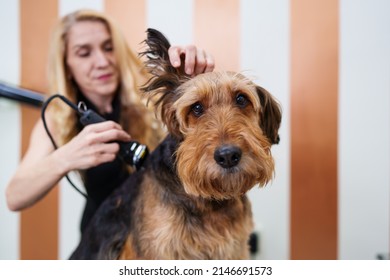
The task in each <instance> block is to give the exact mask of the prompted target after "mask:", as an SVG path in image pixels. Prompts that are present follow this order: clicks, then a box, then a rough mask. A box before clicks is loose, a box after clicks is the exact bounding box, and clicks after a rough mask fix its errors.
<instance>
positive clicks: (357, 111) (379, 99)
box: [338, 0, 390, 259]
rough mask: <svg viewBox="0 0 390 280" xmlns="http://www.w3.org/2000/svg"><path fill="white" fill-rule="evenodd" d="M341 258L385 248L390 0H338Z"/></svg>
mask: <svg viewBox="0 0 390 280" xmlns="http://www.w3.org/2000/svg"><path fill="white" fill-rule="evenodd" d="M340 4H341V5H340V19H341V21H340V90H339V112H340V116H339V119H340V122H339V174H340V175H339V252H338V254H339V258H340V259H373V258H375V257H376V254H378V253H386V252H389V247H390V246H389V237H390V233H389V227H390V225H389V220H390V217H389V213H390V209H389V198H390V188H389V184H390V177H389V170H390V161H389V156H390V150H389V144H390V125H389V121H390V108H389V107H390V51H389V50H390V17H389V13H390V2H389V1H386V0H372V1H363V0H360V1H356V0H353V1H352V0H341V1H340Z"/></svg>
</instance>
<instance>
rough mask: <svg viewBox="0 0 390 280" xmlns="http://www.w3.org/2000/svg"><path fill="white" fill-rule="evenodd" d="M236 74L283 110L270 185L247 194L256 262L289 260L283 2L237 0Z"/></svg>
mask: <svg viewBox="0 0 390 280" xmlns="http://www.w3.org/2000/svg"><path fill="white" fill-rule="evenodd" d="M240 9H241V14H240V16H241V54H240V55H241V69H242V70H244V73H245V74H247V75H248V74H249V76H251V75H254V76H255V77H257V80H256V81H257V82H258V84H259V85H261V86H263V87H264V88H266V89H267V90H268V91H269V92H270V93H272V94H273V95H274V96H275V97H276V98H277V99H278V100H279V102H280V103H281V105H282V107H283V117H282V126H281V128H280V131H279V134H280V137H281V142H280V144H279V145H275V146H273V148H272V153H273V155H274V157H275V161H276V167H275V169H276V176H275V180H274V181H273V183H272V184H270V185H268V186H266V187H265V188H263V189H260V190H259V189H253V190H252V191H251V192H250V198H251V201H252V207H253V209H252V210H253V214H254V218H255V223H256V231H257V232H259V235H260V240H261V244H260V254H259V255H258V256H257V258H261V259H288V258H289V227H290V222H289V220H290V217H289V211H290V206H289V200H290V195H289V192H290V165H289V163H290V144H289V143H290V123H289V115H290V110H289V107H290V102H289V91H290V85H289V83H290V81H289V70H290V69H289V68H290V64H289V51H290V35H289V33H290V26H289V24H290V23H289V21H290V17H289V13H290V10H289V9H290V6H289V1H288V0H278V1H267V0H261V1H258V0H241V6H240Z"/></svg>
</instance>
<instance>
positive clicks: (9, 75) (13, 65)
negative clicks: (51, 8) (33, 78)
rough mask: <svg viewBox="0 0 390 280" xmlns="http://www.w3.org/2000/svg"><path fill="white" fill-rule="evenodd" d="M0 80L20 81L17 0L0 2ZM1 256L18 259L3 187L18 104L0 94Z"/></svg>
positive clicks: (13, 163)
mask: <svg viewBox="0 0 390 280" xmlns="http://www.w3.org/2000/svg"><path fill="white" fill-rule="evenodd" d="M0 19H1V24H0V34H1V35H2V44H1V46H0V49H1V51H0V61H1V67H0V82H7V83H10V84H12V85H18V84H19V82H20V74H19V73H20V63H19V62H20V57H19V53H20V41H19V34H20V33H19V1H1V2H0ZM0 128H1V131H2V133H1V145H0V170H1V172H0V217H1V219H0V227H1V230H0V259H8V260H12V259H19V221H20V215H19V213H12V212H11V211H9V210H8V208H7V204H6V199H5V188H6V186H7V184H8V182H9V180H10V179H11V176H12V175H13V173H14V172H15V169H16V167H17V165H18V164H19V158H20V153H19V152H20V141H19V140H20V112H19V106H18V105H17V104H16V103H14V102H11V101H6V100H5V99H3V98H0Z"/></svg>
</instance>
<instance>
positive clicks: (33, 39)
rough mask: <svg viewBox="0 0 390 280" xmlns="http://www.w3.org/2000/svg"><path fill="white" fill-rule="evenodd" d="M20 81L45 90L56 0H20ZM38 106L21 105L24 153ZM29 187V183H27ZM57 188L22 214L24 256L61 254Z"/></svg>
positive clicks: (32, 87) (35, 256) (54, 256)
mask: <svg viewBox="0 0 390 280" xmlns="http://www.w3.org/2000/svg"><path fill="white" fill-rule="evenodd" d="M20 18H21V24H20V28H21V30H20V32H21V85H22V86H23V87H26V88H30V89H33V90H37V91H41V92H45V91H46V84H47V82H46V77H47V76H46V61H47V53H48V42H49V36H50V31H51V28H52V27H53V25H54V23H55V20H56V18H57V1H52V0H36V1H29V0H21V1H20ZM38 118H39V110H37V109H33V108H30V107H27V106H22V107H21V119H22V124H21V126H22V147H21V149H22V154H24V153H25V151H26V149H27V146H28V142H29V138H30V133H31V129H32V127H33V125H34V124H35V122H36V120H37V119H38ZM26 187H28V186H26ZM57 220H58V188H55V189H54V190H53V191H52V192H51V193H50V194H49V195H48V196H46V197H45V198H44V199H43V200H42V201H40V202H39V203H37V204H36V205H35V206H33V207H32V208H30V209H28V210H25V211H23V212H22V214H21V236H20V238H21V240H20V242H21V245H20V248H21V249H20V250H21V253H20V256H21V259H57V258H58V248H57V246H58V224H57V223H58V221H57Z"/></svg>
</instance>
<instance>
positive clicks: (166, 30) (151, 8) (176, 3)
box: [146, 0, 194, 45]
mask: <svg viewBox="0 0 390 280" xmlns="http://www.w3.org/2000/svg"><path fill="white" fill-rule="evenodd" d="M146 2H147V24H148V27H151V28H155V29H157V30H159V31H161V32H162V33H163V34H164V35H165V36H167V38H168V39H169V41H170V43H171V44H172V45H187V44H192V43H193V28H192V24H193V19H192V18H193V12H194V11H193V0H165V1H160V0H147V1H146Z"/></svg>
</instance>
